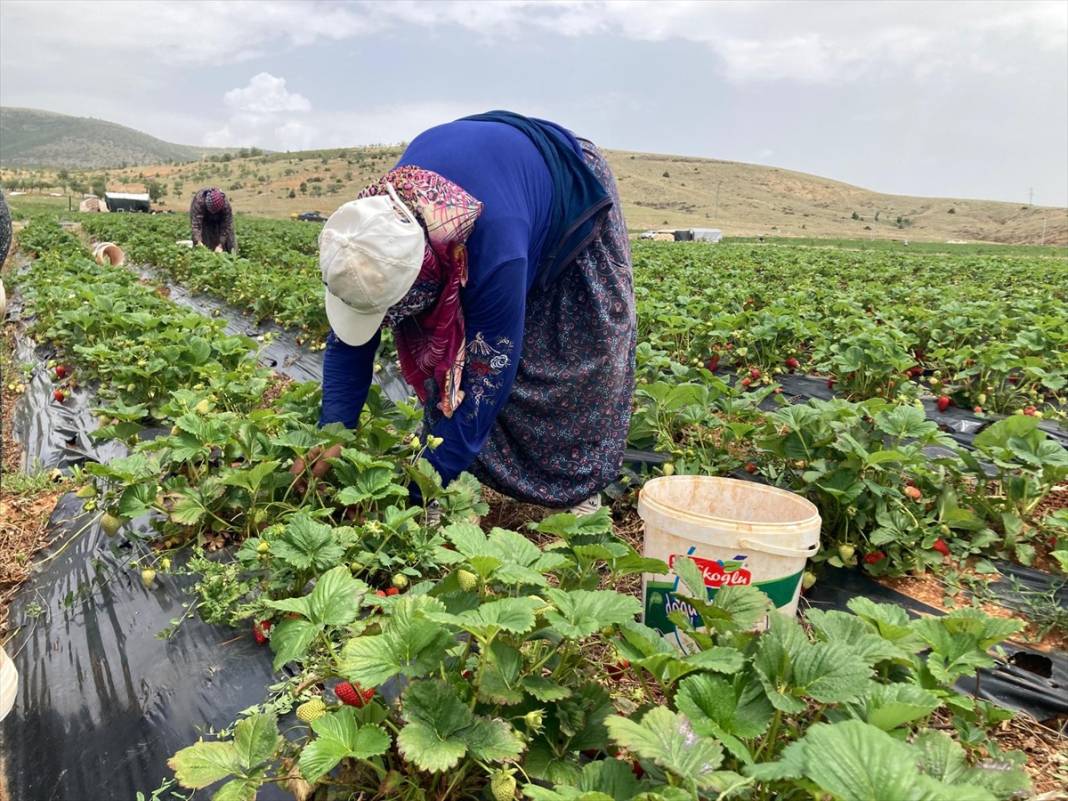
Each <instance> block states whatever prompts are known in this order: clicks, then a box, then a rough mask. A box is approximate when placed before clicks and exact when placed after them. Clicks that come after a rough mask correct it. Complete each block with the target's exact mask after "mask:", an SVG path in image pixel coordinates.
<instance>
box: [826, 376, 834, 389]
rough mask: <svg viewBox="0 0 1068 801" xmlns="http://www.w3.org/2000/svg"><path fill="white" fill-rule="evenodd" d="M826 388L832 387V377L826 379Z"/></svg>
mask: <svg viewBox="0 0 1068 801" xmlns="http://www.w3.org/2000/svg"><path fill="white" fill-rule="evenodd" d="M827 389H834V378H828V379H827Z"/></svg>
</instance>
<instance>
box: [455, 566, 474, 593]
mask: <svg viewBox="0 0 1068 801" xmlns="http://www.w3.org/2000/svg"><path fill="white" fill-rule="evenodd" d="M456 581H457V582H459V584H460V589H461V590H463V591H464V592H471V591H472V590H474V589H475V588H476V587H477V586H478V576H476V575H475V574H474V573H472V572H471V571H470V570H458V571H456Z"/></svg>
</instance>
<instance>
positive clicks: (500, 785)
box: [490, 770, 516, 801]
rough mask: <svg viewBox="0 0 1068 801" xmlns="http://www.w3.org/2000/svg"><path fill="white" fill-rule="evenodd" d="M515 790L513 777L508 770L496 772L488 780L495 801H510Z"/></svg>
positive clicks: (513, 796)
mask: <svg viewBox="0 0 1068 801" xmlns="http://www.w3.org/2000/svg"><path fill="white" fill-rule="evenodd" d="M515 790H516V784H515V776H514V775H512V771H510V770H498V771H497V772H495V773H494V774H493V777H492V778H491V779H490V792H491V793H493V797H494V798H496V799H497V801H512V799H514V798H515Z"/></svg>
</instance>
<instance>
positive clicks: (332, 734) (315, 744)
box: [300, 706, 390, 782]
mask: <svg viewBox="0 0 1068 801" xmlns="http://www.w3.org/2000/svg"><path fill="white" fill-rule="evenodd" d="M358 714H359V713H358V712H357V710H356V709H354V708H352V707H349V706H347V707H342V708H341V709H340V710H338V711H337V712H331V713H329V714H326V715H324V716H323V717H321V718H319V719H318V720H314V721H312V724H311V727H312V730H313V731H314V732H315V733H316V735H318V736H317V737H316V738H315V739H314V740H313V741H312V742H310V743H309V744H308V745H306V746H304V748H303V750H302V751H301V753H300V772H301V773H302V774H304V778H306V779H307V780H308V781H310V782H315V781H317V780H318V779H319V778H320V777H322V776H323V775H325V774H326V773H328V772H329V771H331V770H333V769H334V767H335V766H336V765H337V764H338V763H339V762H340V761H341V760H342V759H347V758H350V757H351V758H354V759H370V758H371V757H375V756H380V755H382V754H384V753H385V752H386V751H387V750H388V749H389V746H390V739H389V735H388V734H386V731H385V730H384V729H383V728H382V727H381V726H375V725H369V724H368V725H363V726H361V725H360V723H359V720H358V719H357V717H358Z"/></svg>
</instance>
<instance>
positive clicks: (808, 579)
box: [801, 570, 816, 590]
mask: <svg viewBox="0 0 1068 801" xmlns="http://www.w3.org/2000/svg"><path fill="white" fill-rule="evenodd" d="M815 583H816V574H815V573H813V572H812V571H811V570H806V571H805V575H803V576H802V577H801V586H802V587H804V588H805V589H806V590H810V589H812V585H813V584H815Z"/></svg>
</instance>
